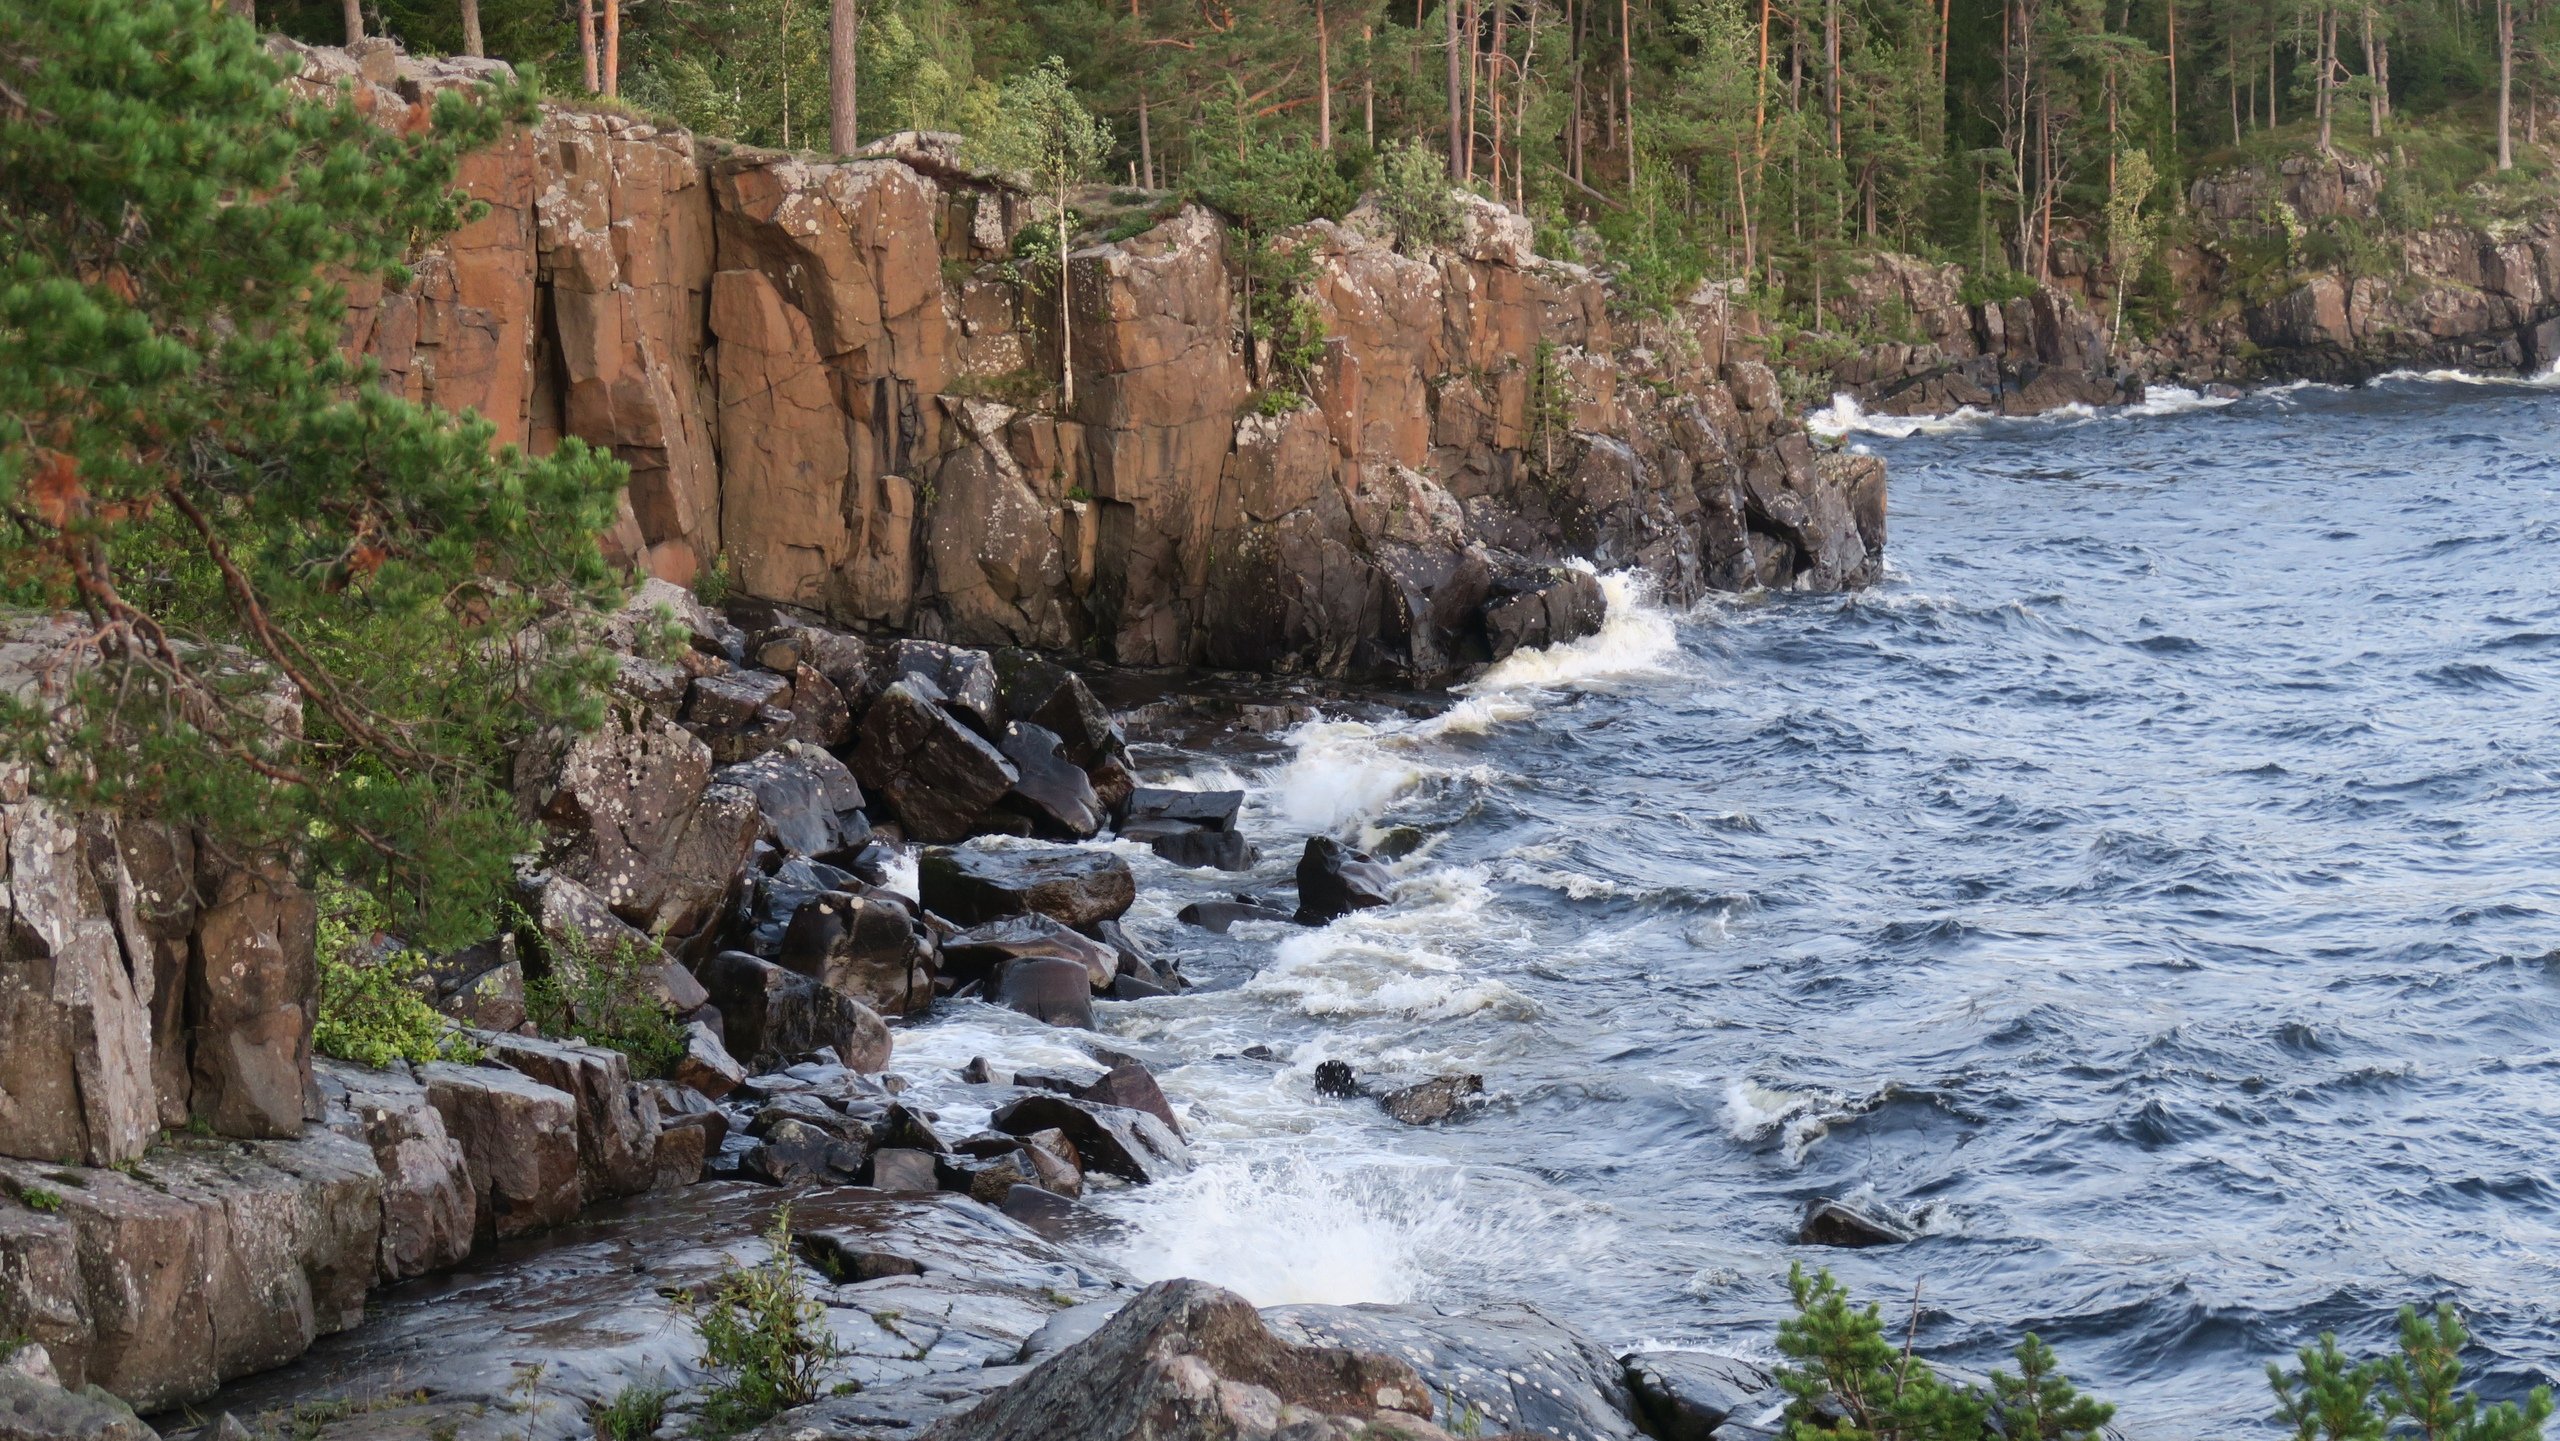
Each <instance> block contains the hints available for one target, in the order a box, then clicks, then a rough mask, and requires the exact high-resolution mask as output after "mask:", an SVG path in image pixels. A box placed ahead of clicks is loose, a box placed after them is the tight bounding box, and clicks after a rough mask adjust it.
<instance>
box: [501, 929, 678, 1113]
mask: <svg viewBox="0 0 2560 1441" xmlns="http://www.w3.org/2000/svg"><path fill="white" fill-rule="evenodd" d="M665 963H666V962H665V958H664V957H663V956H661V955H659V954H656V953H653V952H650V951H645V950H642V949H641V948H640V947H638V946H636V945H632V944H627V943H626V944H623V945H616V946H595V945H589V944H586V943H584V942H582V941H579V940H577V939H575V938H571V939H569V940H567V941H566V943H565V944H559V945H555V946H554V947H553V948H552V955H551V966H550V969H549V970H548V971H546V972H544V973H543V974H541V975H538V976H536V977H534V978H533V979H532V980H530V981H527V982H526V983H525V988H524V999H525V1014H526V1015H527V1016H528V1017H530V1018H531V1019H532V1021H533V1024H534V1028H535V1029H536V1030H539V1031H541V1032H542V1034H544V1035H546V1036H558V1037H570V1036H575V1037H578V1038H580V1039H582V1040H585V1041H587V1042H588V1043H589V1044H591V1045H598V1046H603V1047H604V1048H606V1049H607V1050H613V1051H620V1052H621V1053H622V1054H624V1055H625V1056H628V1057H630V1058H631V1071H632V1074H633V1075H635V1076H639V1077H642V1078H644V1079H645V1078H648V1077H655V1076H665V1075H669V1074H672V1073H673V1072H674V1070H675V1068H676V1062H678V1061H680V1060H683V1059H684V1045H685V1042H684V1028H683V1027H681V1026H679V1025H677V1024H676V1023H675V1021H674V1020H673V1019H672V1018H670V1017H669V1016H668V1015H667V1011H666V1006H665V1003H664V1001H663V1000H662V999H661V997H660V994H659V991H658V988H657V972H658V968H659V967H660V966H662V965H664V964H665Z"/></svg>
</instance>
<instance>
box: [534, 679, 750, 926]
mask: <svg viewBox="0 0 2560 1441" xmlns="http://www.w3.org/2000/svg"><path fill="white" fill-rule="evenodd" d="M515 792H516V804H517V808H518V809H519V810H520V811H521V812H522V813H523V814H524V815H525V817H526V818H527V819H529V820H538V821H540V822H541V823H542V825H543V827H544V829H545V831H546V833H547V835H546V838H545V840H544V843H543V848H542V864H543V867H544V868H545V869H548V870H550V871H553V872H555V873H557V874H559V875H563V876H567V877H568V878H570V879H571V880H574V881H577V882H579V883H580V884H582V885H584V886H585V887H587V889H589V890H591V891H593V892H595V894H596V895H597V896H598V897H600V898H602V900H603V901H604V903H605V904H606V905H607V906H608V907H610V908H611V909H612V911H613V913H614V914H615V915H617V916H619V917H621V918H622V919H623V920H625V921H627V922H629V923H631V924H632V925H634V926H637V927H638V928H640V929H641V930H642V931H644V932H647V933H648V934H650V935H665V936H669V937H671V938H675V939H677V940H682V939H686V938H690V937H693V936H695V935H697V934H699V933H700V932H702V931H703V930H704V929H705V928H706V927H708V926H709V925H710V924H711V923H713V922H714V921H715V920H717V919H718V918H719V916H720V914H721V911H722V909H723V908H724V907H725V906H726V904H727V903H728V899H729V896H730V894H731V893H732V892H733V891H734V890H735V889H736V886H737V883H738V879H739V875H740V873H741V871H743V870H744V869H745V866H746V860H747V855H748V852H749V850H750V849H751V848H752V847H753V846H754V845H755V842H756V837H757V835H758V833H759V832H760V831H761V830H762V829H763V825H764V821H763V816H762V814H761V813H760V812H759V810H758V809H757V802H756V796H755V793H754V792H752V791H749V790H746V789H744V788H743V787H739V786H734V785H714V784H712V782H711V750H710V747H708V746H706V745H704V744H703V743H702V742H701V741H700V740H699V739H697V738H696V737H694V736H692V735H690V734H688V733H686V732H685V730H684V729H683V728H681V727H679V726H677V725H675V724H673V723H672V722H670V721H668V720H666V719H665V718H663V717H661V716H659V715H657V714H656V713H654V712H651V711H648V710H645V709H640V708H635V707H629V706H616V707H614V708H613V709H612V711H611V712H610V713H609V714H608V715H607V717H606V719H605V722H604V724H603V725H601V726H598V727H597V728H596V729H594V730H592V731H588V732H585V733H583V734H575V735H572V734H567V733H555V734H552V735H547V736H545V737H544V738H543V739H542V740H541V741H539V742H537V743H536V744H533V745H529V746H527V747H526V748H525V749H524V750H523V751H522V752H520V753H519V754H518V756H517V757H516V766H515Z"/></svg>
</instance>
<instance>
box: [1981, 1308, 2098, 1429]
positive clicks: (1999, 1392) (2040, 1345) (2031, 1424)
mask: <svg viewBox="0 0 2560 1441" xmlns="http://www.w3.org/2000/svg"><path fill="white" fill-rule="evenodd" d="M2012 1357H2013V1359H2015V1360H2016V1361H2017V1363H2018V1374H2016V1375H2015V1376H2012V1375H2010V1374H2009V1373H2008V1372H2006V1371H1994V1372H1992V1373H1991V1395H1992V1411H1993V1413H1994V1414H1995V1415H1997V1416H1998V1417H1999V1418H2000V1434H2001V1435H2002V1436H2004V1437H2006V1438H2007V1441H2099V1437H2100V1434H2101V1432H2102V1431H2103V1430H2104V1428H2105V1427H2106V1424H2107V1423H2108V1422H2109V1421H2111V1420H2113V1419H2115V1414H2116V1408H2115V1407H2113V1406H2110V1405H2108V1404H2107V1403H2106V1402H2104V1401H2101V1400H2099V1399H2097V1398H2096V1397H2094V1396H2087V1395H2083V1394H2082V1393H2081V1391H2080V1389H2079V1388H2078V1387H2076V1386H2073V1385H2072V1384H2071V1380H2070V1378H2069V1377H2067V1376H2065V1375H2063V1374H2062V1370H2061V1367H2060V1366H2059V1365H2058V1364H2057V1363H2056V1361H2055V1359H2054V1354H2053V1348H2052V1347H2050V1346H2047V1345H2046V1344H2045V1343H2044V1340H2043V1338H2042V1337H2039V1336H2038V1335H2036V1333H2035V1332H2033V1331H2029V1332H2028V1333H2027V1334H2026V1335H2025V1337H2023V1338H2022V1339H2020V1340H2019V1342H2018V1349H2017V1350H2016V1351H2015V1352H2013V1353H2012Z"/></svg>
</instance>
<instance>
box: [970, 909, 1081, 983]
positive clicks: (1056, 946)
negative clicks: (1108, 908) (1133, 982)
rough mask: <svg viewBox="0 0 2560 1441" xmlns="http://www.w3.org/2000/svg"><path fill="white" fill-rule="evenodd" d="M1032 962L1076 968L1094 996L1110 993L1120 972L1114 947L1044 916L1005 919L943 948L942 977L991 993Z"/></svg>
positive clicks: (983, 926)
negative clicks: (1068, 964) (1017, 968)
mask: <svg viewBox="0 0 2560 1441" xmlns="http://www.w3.org/2000/svg"><path fill="white" fill-rule="evenodd" d="M1031 960H1054V961H1069V962H1073V963H1074V964H1075V965H1076V966H1077V967H1078V968H1079V969H1080V970H1082V971H1083V973H1084V976H1085V981H1086V985H1087V988H1088V989H1090V990H1095V991H1101V990H1107V989H1109V988H1110V985H1111V980H1112V977H1113V976H1115V975H1116V974H1118V972H1119V967H1120V957H1119V954H1118V953H1117V952H1115V951H1113V950H1112V949H1111V947H1109V946H1107V945H1105V944H1103V943H1102V942H1100V941H1097V940H1095V939H1093V938H1092V937H1091V936H1086V935H1081V934H1079V933H1077V932H1075V931H1072V930H1069V929H1068V928H1067V927H1066V926H1064V925H1062V924H1060V923H1059V922H1057V921H1053V920H1051V919H1049V918H1048V917H1047V916H1042V915H1027V916H1007V917H1005V918H1004V919H1002V920H997V921H989V922H987V923H986V924H985V925H982V926H971V927H970V928H969V929H967V930H965V931H961V932H959V933H958V934H956V935H951V936H946V937H944V938H943V942H942V962H943V968H944V972H945V974H947V975H948V976H949V977H950V978H951V980H952V982H953V984H954V985H955V986H966V985H971V984H976V985H980V986H983V987H985V988H987V989H988V990H993V989H995V986H996V984H997V983H998V982H999V981H1000V980H1001V979H1002V978H1003V976H1004V974H1005V972H1006V970H1007V969H1008V968H1009V967H1011V966H1012V965H1014V964H1015V963H1017V962H1022V961H1031Z"/></svg>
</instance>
